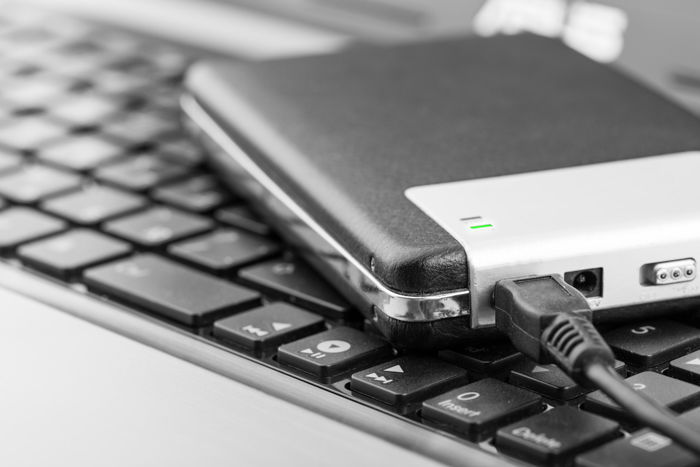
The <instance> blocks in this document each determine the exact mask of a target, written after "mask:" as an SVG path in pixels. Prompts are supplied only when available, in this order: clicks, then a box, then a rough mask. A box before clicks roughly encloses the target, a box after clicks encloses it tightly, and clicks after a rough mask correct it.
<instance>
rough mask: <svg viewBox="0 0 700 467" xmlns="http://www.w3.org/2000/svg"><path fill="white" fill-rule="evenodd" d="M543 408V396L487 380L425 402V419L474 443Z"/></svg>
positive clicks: (423, 415) (423, 414) (495, 380)
mask: <svg viewBox="0 0 700 467" xmlns="http://www.w3.org/2000/svg"><path fill="white" fill-rule="evenodd" d="M543 407H544V405H543V403H542V398H541V397H540V396H538V395H536V394H533V393H531V392H529V391H526V390H524V389H520V388H516V387H515V386H511V385H510V384H506V383H504V382H502V381H499V380H497V379H492V378H487V379H482V380H480V381H477V382H476V383H472V384H468V385H466V386H462V387H461V388H457V389H454V390H452V391H450V392H448V393H446V394H442V395H440V396H438V397H435V398H433V399H430V400H427V401H425V402H423V409H422V410H421V416H422V417H423V418H424V419H426V420H429V421H431V422H433V423H437V424H439V425H441V426H445V427H447V429H448V430H449V431H455V432H457V433H460V434H462V435H464V436H466V437H467V438H468V439H470V440H471V441H482V440H484V439H486V438H489V437H490V436H492V435H493V434H494V433H495V432H496V430H497V429H498V428H500V427H502V426H504V425H507V424H509V423H512V422H514V421H516V420H519V419H521V418H524V417H527V416H530V415H534V414H536V413H538V412H540V411H541V410H542V409H543Z"/></svg>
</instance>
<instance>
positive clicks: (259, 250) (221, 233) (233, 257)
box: [168, 229, 280, 272]
mask: <svg viewBox="0 0 700 467" xmlns="http://www.w3.org/2000/svg"><path fill="white" fill-rule="evenodd" d="M279 251H280V246H279V244H278V243H277V242H275V241H274V240H270V239H269V238H268V237H261V236H259V235H254V234H250V233H247V232H244V231H242V230H233V229H220V230H217V231H215V232H212V233H208V234H204V235H201V236H199V237H195V238H192V239H190V240H185V241H182V242H179V243H176V244H174V245H170V246H169V247H168V253H170V254H171V255H173V256H176V257H178V258H180V259H183V260H185V261H188V262H190V263H192V264H195V265H197V266H200V267H203V268H206V269H209V270H211V271H214V272H222V271H227V270H230V269H233V268H238V267H241V266H244V265H246V264H250V263H252V262H255V261H260V260H264V259H267V258H269V257H270V256H273V255H275V254H276V253H279Z"/></svg>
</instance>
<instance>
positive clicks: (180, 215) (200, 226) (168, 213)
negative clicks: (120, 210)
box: [103, 207, 214, 247]
mask: <svg viewBox="0 0 700 467" xmlns="http://www.w3.org/2000/svg"><path fill="white" fill-rule="evenodd" d="M213 227H214V223H213V222H212V221H211V220H209V219H207V218H205V217H201V216H197V215H194V214H188V213H186V212H183V211H179V210H176V209H171V208H166V207H153V208H150V209H147V210H146V211H142V212H139V213H136V214H131V215H129V216H125V217H121V218H119V219H115V220H113V221H109V222H106V223H105V224H104V227H103V229H104V231H105V232H107V233H110V234H113V235H116V236H118V237H122V238H124V239H126V240H129V241H131V242H134V243H137V244H139V245H142V246H145V247H159V246H162V245H165V244H166V243H169V242H172V241H175V240H179V239H181V238H185V237H191V236H192V235H197V234H198V233H202V232H206V231H207V230H210V229H211V228H213Z"/></svg>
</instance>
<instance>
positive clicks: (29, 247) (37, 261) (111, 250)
mask: <svg viewBox="0 0 700 467" xmlns="http://www.w3.org/2000/svg"><path fill="white" fill-rule="evenodd" d="M129 253H131V246H130V245H128V244H127V243H124V242H122V241H119V240H115V239H113V238H110V237H107V236H105V235H101V234H99V233H97V232H93V231H91V230H86V229H76V230H71V231H69V232H66V233H63V234H60V235H56V236H53V237H50V238H47V239H45V240H39V241H36V242H32V243H29V244H26V245H22V246H21V247H19V249H18V250H17V255H18V256H19V258H20V259H21V260H22V261H24V262H25V263H26V264H28V265H30V266H33V267H34V268H36V269H39V270H41V271H44V272H46V273H48V274H52V275H54V276H58V277H61V278H64V279H67V278H71V277H73V276H74V275H75V274H76V273H77V272H78V271H80V270H82V269H85V268H88V267H90V266H94V265H96V264H99V263H105V262H107V261H111V260H113V259H117V258H119V257H122V256H126V255H127V254H129Z"/></svg>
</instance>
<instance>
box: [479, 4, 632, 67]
mask: <svg viewBox="0 0 700 467" xmlns="http://www.w3.org/2000/svg"><path fill="white" fill-rule="evenodd" d="M474 29H475V31H476V33H477V34H479V35H482V36H493V35H495V34H518V33H521V32H530V33H533V34H538V35H541V36H547V37H560V38H561V39H562V40H563V41H564V43H566V44H567V45H568V46H569V47H571V48H573V49H576V50H578V51H579V52H581V53H582V54H584V55H587V56H588V57H590V58H592V59H593V60H597V61H599V62H612V61H614V60H615V59H616V58H617V57H618V56H619V55H620V53H621V52H622V49H623V46H624V34H625V30H626V29H627V14H626V13H625V12H624V11H623V10H621V9H619V8H616V7H612V6H609V5H603V4H600V3H594V2H587V1H573V2H567V1H565V0H488V1H487V2H486V3H485V4H484V6H483V7H482V8H481V10H479V12H478V13H477V15H476V16H475V18H474Z"/></svg>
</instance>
